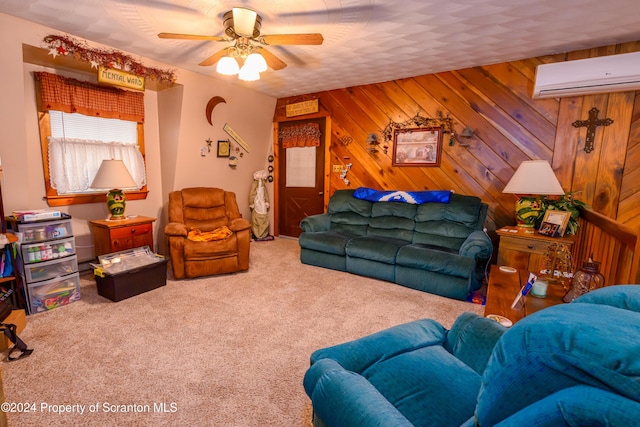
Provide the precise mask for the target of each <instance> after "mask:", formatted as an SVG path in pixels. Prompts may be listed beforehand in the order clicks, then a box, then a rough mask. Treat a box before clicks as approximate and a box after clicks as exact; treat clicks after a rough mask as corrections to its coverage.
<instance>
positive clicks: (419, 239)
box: [412, 221, 472, 252]
mask: <svg viewBox="0 0 640 427" xmlns="http://www.w3.org/2000/svg"><path fill="white" fill-rule="evenodd" d="M463 229H464V230H466V233H463V232H462V230H463ZM471 233H472V230H469V229H468V228H467V227H465V226H463V225H460V224H452V223H447V222H446V221H428V222H417V223H416V229H415V231H414V233H413V240H412V243H422V244H426V245H434V246H440V247H443V248H447V249H452V250H454V251H455V252H458V250H460V247H461V246H462V244H463V243H464V241H465V240H466V239H467V237H468V236H469V234H471Z"/></svg>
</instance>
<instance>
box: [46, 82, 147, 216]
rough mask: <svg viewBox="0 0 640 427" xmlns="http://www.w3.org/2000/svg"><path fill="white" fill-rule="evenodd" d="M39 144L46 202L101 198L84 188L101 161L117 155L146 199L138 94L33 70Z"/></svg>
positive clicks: (134, 195) (137, 195) (131, 194)
mask: <svg viewBox="0 0 640 427" xmlns="http://www.w3.org/2000/svg"><path fill="white" fill-rule="evenodd" d="M34 76H35V80H36V92H37V101H38V119H39V124H40V145H41V150H42V159H43V169H44V179H45V187H46V193H47V194H46V198H47V202H48V204H49V205H50V206H63V205H72V204H79V203H97V202H104V201H105V193H104V191H102V190H94V189H92V188H90V185H91V182H92V181H93V178H94V177H95V174H96V172H97V171H98V168H99V167H100V164H101V163H102V160H105V159H121V160H122V161H123V162H124V163H125V165H126V166H127V169H129V172H130V173H131V175H132V177H133V178H134V180H135V182H136V184H137V188H136V189H135V190H128V191H127V199H129V200H136V199H143V198H146V195H147V188H146V173H145V163H144V130H143V128H144V126H143V121H144V98H143V97H144V94H143V93H138V92H131V91H124V90H122V89H117V88H112V87H104V86H98V85H94V84H91V83H87V82H80V81H78V80H75V79H70V78H66V77H63V76H58V75H55V74H50V73H44V72H36V73H34Z"/></svg>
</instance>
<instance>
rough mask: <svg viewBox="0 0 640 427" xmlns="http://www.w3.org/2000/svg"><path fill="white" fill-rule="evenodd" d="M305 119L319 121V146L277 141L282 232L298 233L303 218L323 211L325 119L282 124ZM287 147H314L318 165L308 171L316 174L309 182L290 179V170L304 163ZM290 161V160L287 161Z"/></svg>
mask: <svg viewBox="0 0 640 427" xmlns="http://www.w3.org/2000/svg"><path fill="white" fill-rule="evenodd" d="M305 123H318V124H319V125H320V132H321V134H322V135H321V136H320V146H318V147H315V148H313V147H311V148H302V149H299V148H289V149H283V148H282V147H281V146H280V144H279V145H278V159H279V162H278V194H279V197H278V212H279V215H278V227H279V231H280V234H281V235H284V236H289V237H298V236H299V235H300V232H301V230H300V221H302V219H303V218H305V217H306V216H309V215H315V214H319V213H322V212H324V179H323V172H324V135H325V131H326V121H325V119H324V118H318V119H307V120H300V121H291V122H281V123H280V125H279V128H280V129H282V128H284V127H287V126H298V125H301V124H305ZM287 150H315V168H314V170H311V171H309V172H310V173H312V174H314V175H313V177H312V178H313V179H311V181H313V182H310V183H309V184H308V185H304V186H296V185H295V183H294V184H291V183H289V184H288V182H287V171H289V172H290V173H292V171H294V170H295V169H296V167H297V166H301V164H299V162H300V156H299V155H297V154H296V155H292V153H293V152H290V153H287ZM287 162H289V163H287Z"/></svg>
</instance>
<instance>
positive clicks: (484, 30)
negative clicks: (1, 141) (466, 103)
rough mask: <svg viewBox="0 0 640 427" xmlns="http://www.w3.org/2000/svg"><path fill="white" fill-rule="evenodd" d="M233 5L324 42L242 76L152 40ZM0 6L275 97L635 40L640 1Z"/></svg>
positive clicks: (177, 1) (106, 1)
mask: <svg viewBox="0 0 640 427" xmlns="http://www.w3.org/2000/svg"><path fill="white" fill-rule="evenodd" d="M238 6H241V7H248V8H251V9H254V10H256V11H257V12H258V13H259V14H260V15H261V16H262V34H286V33H316V32H317V33H321V34H322V35H323V36H324V43H323V44H322V45H320V46H270V47H269V50H270V51H271V52H272V53H274V54H275V55H277V56H278V57H279V58H280V59H282V60H283V61H285V62H286V63H287V64H288V66H287V67H286V68H284V69H283V70H280V71H273V70H267V71H266V72H264V73H262V76H261V79H260V81H257V82H240V81H239V80H238V79H237V77H226V76H219V75H217V74H216V72H215V66H212V67H200V66H198V65H197V64H198V63H199V62H200V61H202V60H203V59H205V58H207V57H208V56H210V55H212V54H213V53H215V52H216V51H218V50H220V49H221V48H222V47H224V46H225V45H227V43H221V42H202V41H186V40H166V39H159V38H158V37H157V34H158V33H160V32H173V33H187V34H202V35H223V26H222V15H223V14H224V13H225V12H227V11H229V10H231V8H232V7H238ZM0 12H3V13H6V14H9V15H13V16H17V17H20V18H23V19H26V20H29V21H34V22H37V23H40V24H43V25H46V26H48V27H51V28H54V29H55V30H57V31H59V32H60V33H68V34H70V35H72V36H75V37H78V38H81V39H86V40H87V41H88V42H89V43H90V42H92V41H93V42H98V43H102V44H105V45H108V46H111V47H114V48H117V49H121V50H123V51H127V52H129V53H132V54H136V55H141V56H144V57H147V58H152V59H155V60H158V61H161V62H164V63H166V64H169V66H170V67H179V68H183V69H188V70H192V71H195V72H199V73H203V74H207V75H211V76H214V75H215V76H216V77H218V78H222V79H225V80H229V81H233V82H234V83H237V84H242V85H243V86H247V87H251V88H254V89H256V90H258V91H260V92H264V93H266V94H269V95H272V96H275V97H285V96H293V95H300V94H305V93H312V92H318V91H323V90H329V89H336V88H342V87H349V86H357V85H362V84H368V83H376V82H382V81H388V80H395V79H399V78H404V77H410V76H416V75H421V74H431V73H435V72H440V71H448V70H454V69H460V68H466V67H471V66H477V65H488V64H492V63H499V62H506V61H510V60H516V59H523V58H531V57H535V56H541V55H547V54H554V53H560V52H568V51H572V50H579V49H585V48H591V47H597V46H604V45H610V44H616V43H622V42H627V41H636V40H640V1H638V0H608V1H603V0H400V1H395V2H390V1H379V0H378V1H376V0H304V1H302V0H270V1H258V0H247V1H214V0H102V1H100V0H0Z"/></svg>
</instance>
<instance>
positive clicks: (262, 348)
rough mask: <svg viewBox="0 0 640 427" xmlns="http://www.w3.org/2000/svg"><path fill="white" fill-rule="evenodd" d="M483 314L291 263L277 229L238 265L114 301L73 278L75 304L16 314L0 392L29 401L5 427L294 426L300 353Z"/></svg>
mask: <svg viewBox="0 0 640 427" xmlns="http://www.w3.org/2000/svg"><path fill="white" fill-rule="evenodd" d="M482 310H483V307H482V306H479V305H474V304H471V303H466V302H461V301H454V300H450V299H447V298H442V297H438V296H434V295H429V294H426V293H424V292H419V291H415V290H412V289H408V288H404V287H402V286H398V285H395V284H392V283H386V282H381V281H378V280H373V279H368V278H363V277H360V276H355V275H351V274H348V273H341V272H337V271H332V270H327V269H322V268H317V267H312V266H308V265H302V264H301V263H300V261H299V249H298V243H297V240H293V239H284V238H277V239H276V240H274V241H269V242H253V243H252V244H251V264H250V270H249V271H248V272H245V273H239V274H233V275H225V276H218V277H211V278H204V279H194V280H183V281H174V280H172V279H171V274H170V273H169V280H168V281H167V286H165V287H162V288H159V289H156V290H154V291H151V292H147V293H144V294H141V295H138V296H136V297H133V298H130V299H127V300H124V301H121V302H118V303H114V302H111V301H109V300H107V299H105V298H102V297H100V296H98V294H97V290H96V286H95V282H94V281H93V278H92V277H91V276H85V277H84V278H83V280H82V298H81V300H80V301H78V302H75V303H73V304H71V305H68V306H64V307H60V308H57V309H55V310H52V311H50V312H46V313H41V314H36V315H33V316H29V317H28V319H27V321H28V324H27V328H26V330H25V331H24V332H23V333H22V334H21V336H22V338H23V339H24V340H25V341H26V342H27V343H28V344H29V345H30V346H31V347H32V348H34V349H35V351H34V353H33V354H32V355H31V356H30V357H28V358H26V359H23V360H19V361H15V362H3V363H2V375H3V377H4V387H5V392H6V398H7V401H9V402H21V403H25V402H31V403H33V404H35V408H33V407H32V408H31V409H35V412H29V413H11V414H9V425H10V426H45V425H83V426H87V425H91V426H106V425H109V426H116V425H117V426H138V425H141V426H144V425H149V426H162V425H167V426H177V425H193V426H223V427H226V426H238V427H240V426H242V427H248V426H278V427H282V426H292V427H296V426H305V427H306V426H310V425H311V422H310V420H311V405H310V403H309V400H308V398H307V396H306V394H305V393H304V390H303V388H302V378H303V375H304V372H305V370H306V369H307V367H308V363H309V355H310V354H311V352H312V351H313V350H315V349H317V348H320V347H324V346H328V345H333V344H337V343H340V342H343V341H346V340H350V339H354V338H357V337H360V336H362V335H364V334H368V333H372V332H375V331H377V330H380V329H382V328H386V327H389V326H392V325H395V324H398V323H403V322H407V321H411V320H414V319H419V318H424V317H429V318H433V319H437V320H439V321H441V322H442V323H443V324H444V325H445V326H447V327H450V326H451V324H452V322H453V321H454V320H455V318H456V317H457V316H458V314H459V313H461V312H463V311H474V312H478V313H482ZM46 405H49V406H46ZM56 405H58V406H56ZM60 405H69V406H68V407H66V408H64V409H65V410H75V411H76V413H57V412H56V411H57V410H60V409H63V408H62V407H61V406H60ZM73 405H75V406H73ZM120 405H130V406H128V407H126V406H124V407H122V406H120ZM134 405H135V406H134ZM78 410H84V413H83V414H79V413H77V411H78ZM90 410H94V411H96V412H90ZM118 410H120V411H122V410H125V411H128V412H116V411H118ZM132 411H136V412H132Z"/></svg>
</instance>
